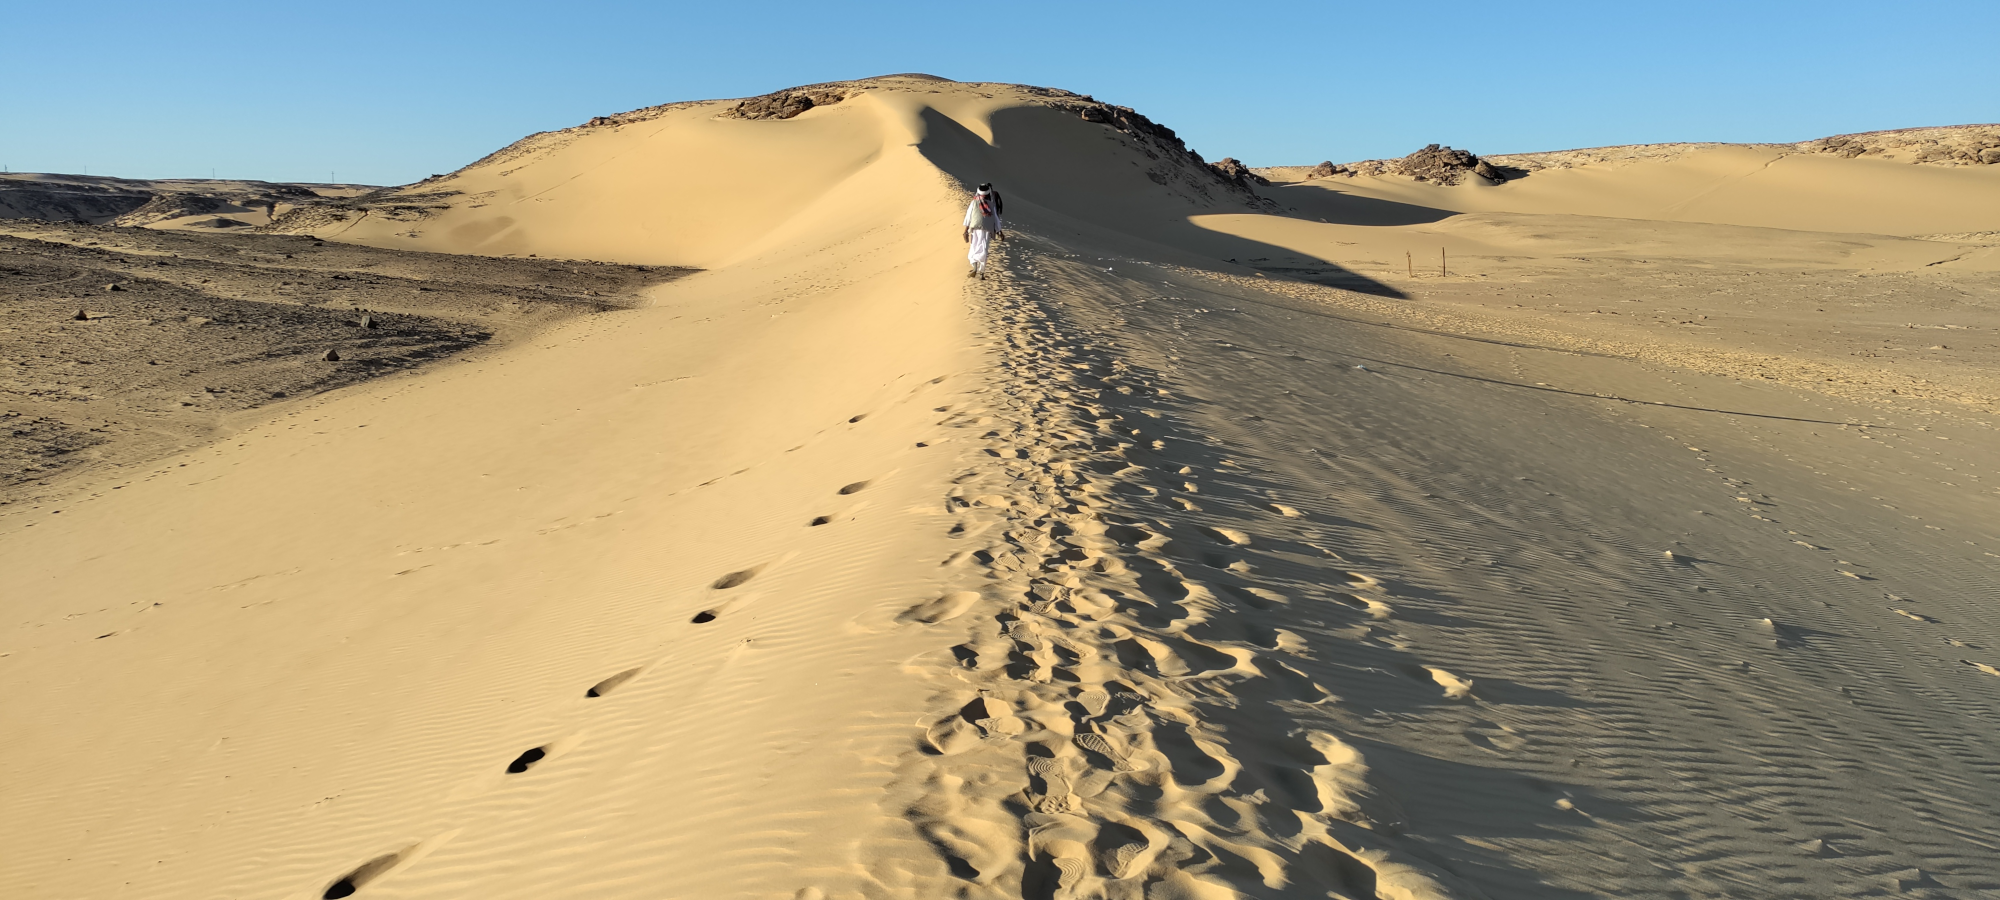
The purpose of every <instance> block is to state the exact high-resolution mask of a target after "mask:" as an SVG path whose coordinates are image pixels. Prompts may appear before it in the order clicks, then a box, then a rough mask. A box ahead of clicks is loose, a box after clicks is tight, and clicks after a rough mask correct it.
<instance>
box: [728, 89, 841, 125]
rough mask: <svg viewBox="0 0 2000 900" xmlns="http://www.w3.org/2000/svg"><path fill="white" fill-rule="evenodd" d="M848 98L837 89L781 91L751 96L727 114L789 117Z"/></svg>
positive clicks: (747, 116) (744, 117) (745, 116)
mask: <svg viewBox="0 0 2000 900" xmlns="http://www.w3.org/2000/svg"><path fill="white" fill-rule="evenodd" d="M845 99H847V94H845V93H843V92H841V91H835V90H795V91H779V92H777V93H775V94H765V95H764V96H762V97H751V98H750V99H748V100H744V101H742V102H741V103H738V104H736V105H735V106H732V107H730V108H729V112H727V113H725V115H728V116H731V117H733V118H738V119H789V118H792V117H793V116H796V115H798V114H800V113H802V112H805V111H806V110H809V109H812V108H813V107H815V106H832V105H834V104H835V103H839V102H840V101H842V100H845Z"/></svg>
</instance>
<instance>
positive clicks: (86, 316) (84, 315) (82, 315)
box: [70, 309, 90, 322]
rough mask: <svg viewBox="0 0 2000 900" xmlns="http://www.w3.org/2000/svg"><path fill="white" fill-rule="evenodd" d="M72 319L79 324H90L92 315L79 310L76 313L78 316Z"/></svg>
mask: <svg viewBox="0 0 2000 900" xmlns="http://www.w3.org/2000/svg"><path fill="white" fill-rule="evenodd" d="M70 318H71V319H72V320H75V321H78V322H88V321H90V313H87V312H84V311H83V310H80V309H79V310H77V311H76V315H73V316H70Z"/></svg>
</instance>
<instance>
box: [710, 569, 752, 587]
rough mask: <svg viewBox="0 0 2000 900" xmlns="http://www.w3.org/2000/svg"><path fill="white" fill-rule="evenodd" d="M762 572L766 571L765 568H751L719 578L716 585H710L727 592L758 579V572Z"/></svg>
mask: <svg viewBox="0 0 2000 900" xmlns="http://www.w3.org/2000/svg"><path fill="white" fill-rule="evenodd" d="M762 571H764V567H763V566H751V567H750V568H748V569H743V570H741V571H737V572H731V573H729V574H727V575H724V576H722V577H721V578H717V579H716V580H715V583H714V584H711V585H709V587H711V588H714V589H715V590H718V591H726V590H729V589H730V588H733V587H737V586H739V585H742V584H744V583H746V582H748V581H749V580H750V579H752V578H755V577H757V573H758V572H762Z"/></svg>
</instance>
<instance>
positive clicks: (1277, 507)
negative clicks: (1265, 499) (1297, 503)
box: [1264, 503, 1305, 519]
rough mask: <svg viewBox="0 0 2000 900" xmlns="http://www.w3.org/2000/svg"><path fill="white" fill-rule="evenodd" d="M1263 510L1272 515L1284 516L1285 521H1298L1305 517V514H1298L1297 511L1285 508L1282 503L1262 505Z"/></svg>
mask: <svg viewBox="0 0 2000 900" xmlns="http://www.w3.org/2000/svg"><path fill="white" fill-rule="evenodd" d="M1264 508H1265V509H1268V510H1270V511H1272V512H1274V513H1277V514H1278V515H1281V516H1284V517H1285V518H1287V519H1300V518H1304V517H1305V513H1302V512H1299V511H1298V509H1296V508H1294V507H1290V506H1286V505H1285V504H1283V503H1267V504H1265V505H1264Z"/></svg>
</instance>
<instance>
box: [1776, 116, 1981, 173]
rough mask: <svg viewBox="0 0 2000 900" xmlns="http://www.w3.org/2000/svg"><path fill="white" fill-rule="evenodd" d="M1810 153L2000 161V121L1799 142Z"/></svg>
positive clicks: (1922, 161) (1930, 161) (1929, 161)
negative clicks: (1999, 122) (1994, 123)
mask: <svg viewBox="0 0 2000 900" xmlns="http://www.w3.org/2000/svg"><path fill="white" fill-rule="evenodd" d="M1798 149H1800V150H1803V151H1805V152H1807V153H1825V154H1830V155H1833V156H1838V157H1841V158H1843V159H1855V158H1858V157H1867V158H1871V159H1886V160H1894V161H1898V162H1908V163H1916V164H1918V165H1934V166H1991V165H2000V125H1958V126H1952V127H1946V128H1906V129H1901V130H1897V131H1873V132H1868V133H1865V134H1841V135H1835V136H1833V137H1828V138H1820V139H1819V140H1816V141H1806V142H1805V143H1802V144H1799V145H1798Z"/></svg>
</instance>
